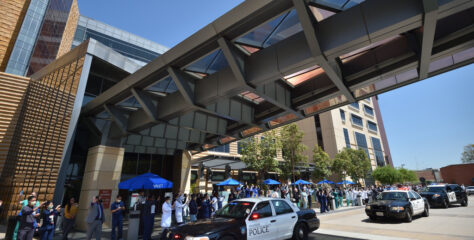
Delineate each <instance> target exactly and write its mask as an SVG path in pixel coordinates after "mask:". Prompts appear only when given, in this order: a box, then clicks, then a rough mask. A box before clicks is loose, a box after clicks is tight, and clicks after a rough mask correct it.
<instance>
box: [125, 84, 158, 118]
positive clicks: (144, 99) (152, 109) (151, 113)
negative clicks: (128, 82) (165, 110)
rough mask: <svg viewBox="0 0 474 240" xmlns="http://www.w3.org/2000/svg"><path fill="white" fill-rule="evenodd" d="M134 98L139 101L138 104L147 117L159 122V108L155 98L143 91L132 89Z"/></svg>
mask: <svg viewBox="0 0 474 240" xmlns="http://www.w3.org/2000/svg"><path fill="white" fill-rule="evenodd" d="M131 91H132V94H133V96H135V98H136V99H137V101H138V103H140V105H141V106H142V108H143V110H144V111H145V113H146V115H147V116H148V117H149V118H150V119H152V121H155V122H157V121H158V116H157V112H158V110H157V108H156V104H155V103H154V101H153V98H152V97H151V96H150V95H149V94H148V93H146V92H143V91H141V90H138V89H135V88H132V89H131Z"/></svg>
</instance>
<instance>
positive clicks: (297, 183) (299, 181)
mask: <svg viewBox="0 0 474 240" xmlns="http://www.w3.org/2000/svg"><path fill="white" fill-rule="evenodd" d="M300 184H302V185H310V184H312V183H310V182H308V181H305V180H303V179H298V180H297V181H296V182H294V183H293V184H292V185H300Z"/></svg>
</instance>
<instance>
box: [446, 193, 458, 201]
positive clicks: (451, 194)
mask: <svg viewBox="0 0 474 240" xmlns="http://www.w3.org/2000/svg"><path fill="white" fill-rule="evenodd" d="M448 198H449V202H456V201H457V199H456V193H455V192H454V191H451V192H448Z"/></svg>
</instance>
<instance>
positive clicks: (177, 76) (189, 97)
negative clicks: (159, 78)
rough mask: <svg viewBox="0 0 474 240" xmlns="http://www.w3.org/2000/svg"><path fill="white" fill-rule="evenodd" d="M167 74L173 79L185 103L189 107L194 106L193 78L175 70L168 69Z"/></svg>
mask: <svg viewBox="0 0 474 240" xmlns="http://www.w3.org/2000/svg"><path fill="white" fill-rule="evenodd" d="M168 73H169V75H170V76H171V78H172V79H173V81H174V83H176V86H177V87H178V90H179V92H180V93H181V95H183V97H184V99H185V100H186V102H187V103H188V104H190V105H194V80H195V79H194V78H192V77H191V76H189V74H186V73H184V72H183V71H181V70H179V69H177V68H175V67H168Z"/></svg>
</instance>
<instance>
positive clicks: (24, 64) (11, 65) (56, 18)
mask: <svg viewBox="0 0 474 240" xmlns="http://www.w3.org/2000/svg"><path fill="white" fill-rule="evenodd" d="M6 2H9V1H6ZM15 2H20V1H11V3H10V2H9V3H8V4H6V5H10V6H13V5H15ZM23 2H24V4H23V9H22V11H20V12H26V14H24V16H21V14H20V15H19V16H18V18H17V21H16V22H15V27H14V28H15V29H19V30H18V31H14V32H12V33H11V35H10V41H9V42H10V43H9V44H8V47H7V48H6V50H5V53H4V54H1V55H3V56H4V59H3V60H2V62H1V64H0V70H3V69H4V71H5V72H6V73H11V74H16V75H21V76H25V75H28V76H30V75H32V74H33V73H35V72H37V71H38V70H40V69H41V68H43V67H44V66H46V65H48V64H49V63H51V62H52V61H53V60H55V59H56V58H57V57H59V56H61V55H62V54H64V53H66V52H68V51H69V48H70V46H71V43H72V36H73V34H74V32H75V29H76V22H77V19H78V17H79V10H78V7H77V2H76V1H75V0H37V1H23ZM3 4H5V3H2V5H3ZM13 22H14V21H12V20H11V19H10V23H13ZM2 23H3V21H2ZM2 25H3V24H2ZM2 65H3V66H4V67H5V68H3V67H2Z"/></svg>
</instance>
